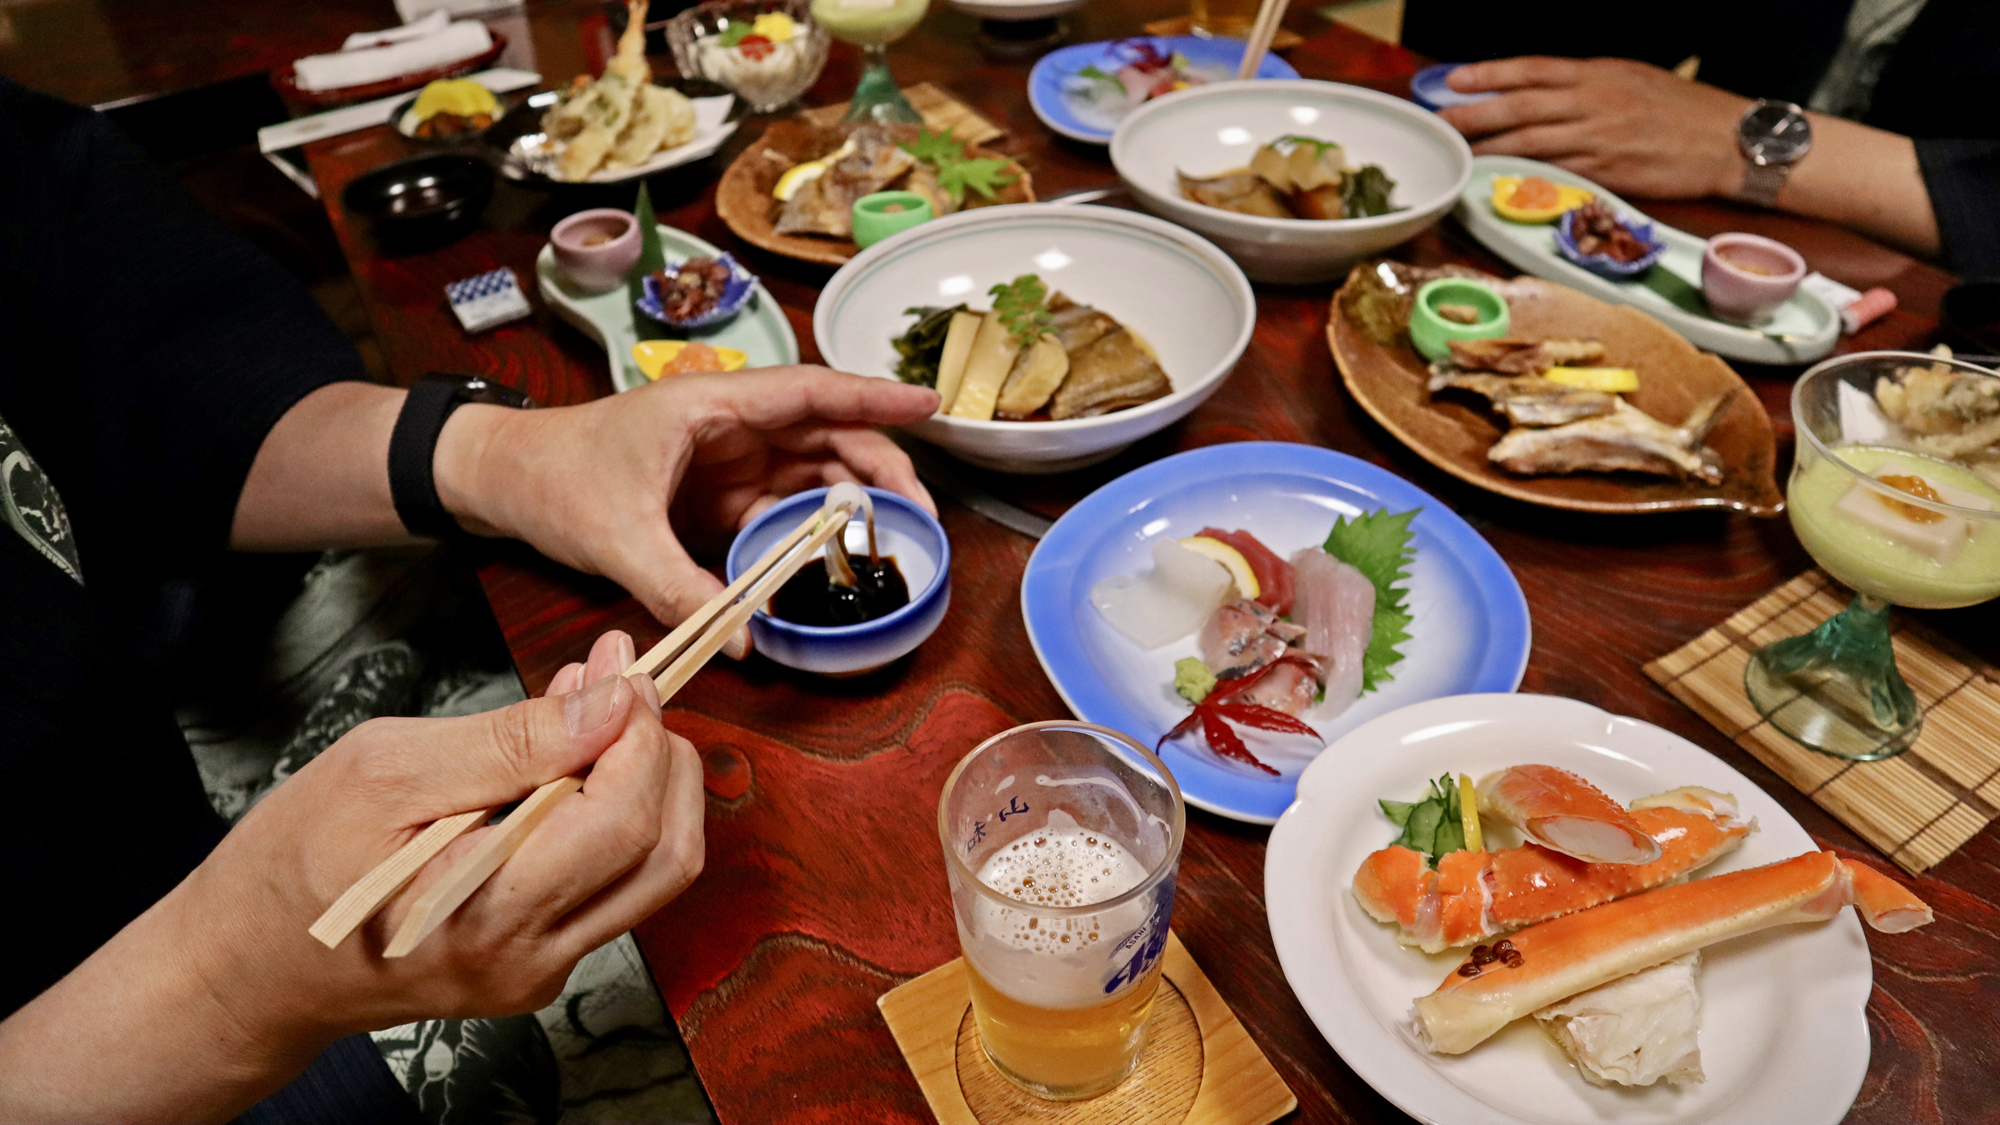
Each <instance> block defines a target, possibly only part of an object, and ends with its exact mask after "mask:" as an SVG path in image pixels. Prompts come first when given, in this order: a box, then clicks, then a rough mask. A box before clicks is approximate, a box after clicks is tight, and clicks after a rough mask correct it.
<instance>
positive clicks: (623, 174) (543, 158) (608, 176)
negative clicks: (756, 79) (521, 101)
mask: <svg viewBox="0 0 2000 1125" xmlns="http://www.w3.org/2000/svg"><path fill="white" fill-rule="evenodd" d="M689 100H690V101H692V102H693V103H694V139H693V140H691V141H689V142H688V143H686V144H684V145H675V146H674V147H673V148H668V149H661V150H660V151H659V152H656V153H654V154H653V157H652V159H650V160H648V161H646V162H645V163H644V164H639V165H635V166H633V167H631V168H620V169H618V170H617V171H615V172H596V173H593V174H592V175H590V176H588V177H586V178H584V179H582V180H578V181H574V182H575V183H585V184H622V183H628V182H630V181H632V180H636V179H639V178H640V177H643V176H650V175H652V174H653V173H655V172H663V171H665V170H667V169H668V168H675V167H679V166H680V165H682V164H689V163H693V162H694V161H696V160H700V159H702V158H704V157H706V156H708V155H710V154H712V153H713V152H715V150H716V149H719V148H721V147H722V142H724V141H726V140H728V139H729V138H730V136H731V135H732V134H734V133H735V132H736V125H737V123H736V122H734V121H731V120H729V111H730V109H731V108H732V107H734V106H735V104H736V98H735V96H734V95H731V94H722V95H719V96H715V97H706V98H691V99H689ZM525 104H526V107H527V109H528V110H529V111H531V112H538V111H543V110H546V109H548V107H549V106H552V105H554V104H555V96H554V95H553V94H549V93H542V94H536V95H535V96H534V97H532V98H529V99H528V100H527V102H526V103H525ZM517 112H519V111H517ZM406 116H407V115H406ZM510 116H511V115H510ZM398 128H401V126H400V124H399V125H398ZM560 155H561V148H560V146H559V145H557V144H556V143H555V142H552V141H550V140H548V138H547V135H546V134H543V133H527V134H525V135H522V136H518V137H515V138H513V139H512V140H510V141H509V142H508V144H507V148H506V150H505V151H504V152H503V153H502V159H501V161H500V174H501V175H502V176H505V177H506V178H507V179H510V180H516V181H520V182H522V183H533V184H541V185H545V186H551V185H552V186H567V185H568V184H570V183H571V182H572V181H567V180H557V179H554V178H553V177H551V176H550V175H549V170H550V169H551V168H553V167H554V166H555V162H556V160H557V158H558V157H559V156H560Z"/></svg>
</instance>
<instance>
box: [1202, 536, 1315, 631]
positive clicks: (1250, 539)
mask: <svg viewBox="0 0 2000 1125" xmlns="http://www.w3.org/2000/svg"><path fill="white" fill-rule="evenodd" d="M1195 534H1197V535H1206V536H1208V537H1209V538H1210V539H1216V540H1220V541H1222V542H1224V543H1227V544H1229V545H1230V546H1232V547H1234V548H1236V550H1237V551H1238V552H1239V553H1240V554H1242V556H1243V558H1244V560H1245V561H1246V562H1248V563H1249V564H1250V571H1251V573H1253V574H1255V575H1256V576H1257V585H1258V587H1260V589H1259V591H1258V594H1257V601H1258V602H1259V603H1260V604H1262V605H1264V606H1265V607H1267V608H1269V609H1270V611H1271V612H1272V613H1276V614H1280V615H1283V614H1287V613H1290V612H1292V598H1293V591H1294V588H1295V587H1294V578H1293V575H1292V564H1291V563H1288V562H1286V561H1285V560H1284V559H1282V558H1280V557H1279V556H1278V554H1277V552H1275V551H1273V550H1271V549H1270V548H1269V547H1266V546H1264V544H1263V543H1261V542H1259V541H1258V539H1257V537H1256V536H1254V535H1252V534H1250V533H1249V532H1247V531H1221V530H1218V529H1216V528H1213V527H1204V528H1202V529H1201V530H1200V531H1198V532H1196V533H1195Z"/></svg>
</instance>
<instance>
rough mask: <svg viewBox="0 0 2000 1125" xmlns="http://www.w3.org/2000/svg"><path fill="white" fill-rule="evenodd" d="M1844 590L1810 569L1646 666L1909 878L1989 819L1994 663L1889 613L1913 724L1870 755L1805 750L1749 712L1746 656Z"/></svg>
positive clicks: (1993, 806)
mask: <svg viewBox="0 0 2000 1125" xmlns="http://www.w3.org/2000/svg"><path fill="white" fill-rule="evenodd" d="M1852 596H1853V595H1852V594H1850V593H1849V592H1848V591H1847V589H1846V588H1845V587H1843V586H1841V585H1840V584H1838V583H1836V582H1834V581H1833V580H1832V579H1830V578H1828V577H1827V576H1826V574H1825V573H1824V572H1822V571H1819V570H1809V571H1807V572H1806V573H1804V574H1801V575H1799V576H1798V577H1797V578H1794V579H1792V580H1791V581H1790V582H1787V583H1785V584H1784V585H1782V586H1780V587H1778V588H1777V589H1775V590H1772V591H1771V592H1770V593H1768V594H1765V595H1764V596H1763V597H1761V598H1759V599H1757V601H1756V602H1754V603H1752V604H1751V605H1750V606H1748V607H1746V608H1744V609H1743V610H1742V611H1741V612H1739V613H1737V614H1736V616H1734V617H1731V618H1730V619H1729V620H1727V621H1724V622H1723V623H1722V624H1720V625H1717V626H1716V627H1715V628H1713V629H1710V630H1709V631H1708V632H1706V633H1703V634H1702V635H1701V636H1699V637H1696V638H1695V639H1694V640H1692V641H1690V642H1688V643H1687V644H1685V645H1683V646H1681V647H1680V648H1679V649H1676V650H1675V651H1673V652H1671V653H1668V654H1667V655H1666V656H1663V657H1661V658H1660V659H1658V660H1655V661H1653V662H1652V663H1651V664H1648V665H1646V674H1647V675H1649V676H1651V677H1653V679H1654V680H1656V681H1657V682H1659V684H1660V685H1661V686H1663V687H1665V688H1666V689H1667V690H1668V691H1670V692H1672V693H1673V694H1674V696H1675V697H1676V698H1678V699H1679V700H1680V701H1681V702H1683V703H1686V704H1687V705H1688V706H1689V707H1692V708H1694V709H1695V711H1696V712H1698V713H1699V714H1700V715H1701V716H1702V717H1703V718H1705V719H1707V720H1708V721H1709V722H1711V723H1714V724H1715V726H1716V729H1718V730H1720V731H1722V732H1723V733H1724V734H1727V735H1728V736H1729V737H1730V738H1731V739H1733V740H1735V742H1736V744H1737V745H1738V746H1741V747H1743V749H1745V750H1747V751H1749V752H1750V754H1751V756H1752V757H1755V758H1756V759H1757V760H1758V761H1760V762H1762V763H1764V764H1765V765H1767V766H1769V767H1771V768H1772V769H1773V770H1775V771H1777V772H1778V774H1779V775H1780V776H1782V777H1784V779H1785V780H1787V781H1789V782H1791V783H1792V784H1793V785H1795V786H1797V787H1798V788H1799V791H1800V792H1802V793H1804V794H1806V795H1807V796H1808V797H1811V798H1812V799H1813V800H1814V801H1815V802H1816V803H1818V804H1819V806H1820V807H1821V808H1823V809H1825V810H1826V811H1828V812H1830V813H1832V814H1833V815H1834V816H1836V817H1838V818H1839V819H1840V821H1841V823H1843V824H1845V825H1847V826H1848V827H1849V828H1852V829H1854V830H1855V831H1856V832H1858V833H1860V834H1861V835H1862V836H1863V837H1864V838H1866V839H1867V840H1868V842H1869V843H1872V844H1874V845H1875V846H1876V847H1878V848H1880V849H1882V852H1883V854H1885V855H1887V856H1888V857H1889V858H1890V859H1893V860H1895V861H1896V863H1897V864H1899V865H1901V866H1902V868H1903V869H1904V870H1906V871H1908V872H1910V873H1911V874H1919V873H1921V872H1923V871H1924V870H1926V869H1927V868H1930V867H1932V866H1934V865H1935V864H1937V863H1938V862H1939V861H1941V860H1943V859H1944V858H1945V857H1946V856H1948V855H1950V854H1951V853H1952V852H1954V851H1957V850H1958V847H1959V845H1961V844H1963V843H1965V842H1966V841H1967V840H1970V839H1971V838H1972V837H1973V836H1974V835H1976V834H1977V833H1978V832H1979V830H1980V829H1982V828H1984V827H1986V825H1987V823H1988V822H1989V821H1991V820H1993V819H1994V817H1995V816H1996V815H2000V670H1996V669H1995V668H1994V667H1993V666H1992V665H1990V664H1986V663H1984V662H1982V661H1981V660H1979V659H1978V658H1977V657H1975V656H1973V655H1971V654H1970V653H1967V652H1966V651H1964V650H1963V649H1961V648H1959V647H1958V646H1956V645H1954V644H1952V643H1951V642H1950V641H1947V640H1945V639H1944V638H1942V637H1939V636H1938V635H1937V634H1935V633H1933V632H1931V631H1930V630H1929V629H1926V628H1924V627H1923V626H1922V625H1919V624H1916V623H1913V622H1910V621H1908V620H1906V619H1905V618H1904V617H1903V616H1901V615H1898V616H1896V617H1894V618H1892V620H1894V621H1895V623H1896V624H1895V632H1894V634H1893V636H1892V641H1893V643H1894V644H1895V646H1896V663H1897V666H1898V667H1900V668H1901V669H1902V672H1903V678H1904V679H1905V680H1907V681H1908V682H1909V685H1910V690H1911V691H1912V692H1914V693H1915V694H1916V697H1917V706H1918V707H1919V708H1921V709H1922V711H1923V717H1924V726H1923V731H1922V733H1921V734H1919V735H1918V736H1917V741H1916V744H1915V745H1914V746H1912V747H1910V749H1909V750H1908V751H1906V752H1904V753H1903V754H1901V755H1899V756H1897V757H1894V758H1889V759H1886V760H1884V761H1880V762H1849V761H1845V760H1843V759H1840V758H1833V757H1829V756H1827V755H1825V754H1821V753H1818V752H1817V751H1813V750H1808V749H1806V748H1805V747H1803V746H1800V745H1799V744H1798V743H1796V742H1793V741H1792V740H1791V739H1790V738H1788V737H1786V735H1785V734H1784V732H1782V731H1780V730H1777V729H1775V728H1773V727H1772V726H1771V725H1770V724H1769V723H1767V722H1765V721H1764V720H1763V719H1762V718H1761V717H1759V716H1758V714H1757V711H1756V708H1754V707H1752V706H1751V705H1750V700H1749V698H1748V697H1747V696H1745V695H1744V692H1743V670H1744V668H1745V666H1746V665H1747V664H1748V663H1749V660H1750V654H1751V653H1753V652H1755V651H1756V650H1757V649H1759V648H1761V647H1763V646H1764V645H1766V644H1769V643H1770V642H1772V641H1775V640H1780V639H1783V638H1785V637H1790V636H1795V635H1797V634H1799V633H1803V632H1806V631H1807V630H1809V629H1812V628H1814V627H1815V626H1817V625H1818V624H1819V623H1820V622H1822V621H1825V620H1826V619H1827V618H1829V617H1831V616H1833V615H1834V614H1835V613H1838V612H1840V610H1841V609H1842V607H1844V606H1846V604H1847V602H1848V599H1849V598H1851V597H1852Z"/></svg>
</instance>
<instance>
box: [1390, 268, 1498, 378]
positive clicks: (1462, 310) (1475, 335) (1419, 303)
mask: <svg viewBox="0 0 2000 1125" xmlns="http://www.w3.org/2000/svg"><path fill="white" fill-rule="evenodd" d="M1441 310H1442V311H1441ZM1467 316H1474V317H1476V318H1477V319H1474V320H1467V319H1465V318H1466V317H1467ZM1509 327H1511V318H1510V317H1509V316H1508V313H1507V301H1506V299H1505V298H1503V297H1501V296H1500V294H1498V293H1495V292H1494V291H1493V290H1492V289H1490V288H1488V287H1487V286H1484V285H1481V284H1480V283H1478V282H1476V281H1472V280H1470V279H1467V278H1463V277H1441V278H1438V279H1437V280H1436V281H1431V282H1426V283H1425V284H1424V287H1423V288H1421V289H1419V290H1417V297H1416V300H1415V301H1413V302H1412V303H1411V305H1410V343H1411V345H1412V346H1414V347H1415V348H1416V349H1417V352H1418V354H1420V355H1422V356H1423V357H1424V358H1425V359H1428V360H1430V361H1431V362H1433V363H1436V362H1439V361H1442V360H1447V359H1450V358H1451V341H1453V340H1491V339H1495V338H1498V337H1501V336H1505V335H1506V334H1507V330H1508V328H1509Z"/></svg>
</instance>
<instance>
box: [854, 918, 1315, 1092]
mask: <svg viewBox="0 0 2000 1125" xmlns="http://www.w3.org/2000/svg"><path fill="white" fill-rule="evenodd" d="M1160 976H1161V978H1162V979H1161V981H1160V991H1159V995H1158V997H1157V998H1156V999H1154V1001H1153V1011H1152V1014H1151V1015H1150V1016H1148V1017H1147V1027H1146V1046H1145V1049H1144V1050H1143V1051H1142V1052H1141V1053H1140V1055H1139V1065H1138V1068H1137V1069H1136V1070H1134V1071H1133V1072H1132V1076H1131V1077H1130V1078H1127V1079H1126V1080H1125V1081H1124V1082H1122V1083H1120V1084H1119V1085H1118V1087H1117V1088H1116V1089H1114V1090H1112V1091H1110V1092H1109V1093H1105V1094H1099V1095H1098V1096H1097V1097H1094V1098H1090V1099H1088V1100H1085V1101H1080V1102H1049V1101H1043V1100H1041V1099H1040V1098H1036V1097H1033V1096H1031V1095H1029V1094H1027V1093H1025V1092H1024V1091H1022V1090H1020V1089H1018V1088H1017V1087H1015V1086H1014V1085H1013V1084H1012V1083H1010V1082H1008V1081H1007V1080H1006V1079H1005V1078H1002V1077H1000V1072H999V1071H997V1070H995V1069H994V1068H993V1063H992V1062H991V1061H990V1060H989V1059H987V1057H986V1051H985V1050H984V1049H983V1048H982V1047H980V1045H979V1032H978V1031H977V1029H976V1028H975V1027H974V1025H973V1020H972V1001H971V995H970V993H969V992H968V991H967V986H966V983H965V961H964V960H963V959H960V960H956V961H953V962H951V963H950V964H948V965H943V966H940V967H939V968H936V969H932V970H931V971H930V972H928V973H925V974H924V975H923V976H920V977H918V978H917V979H915V980H913V981H909V982H907V983H905V984H902V985H898V986H897V987H895V988H893V989H890V990H889V991H888V992H885V993H883V994H882V996H881V998H880V999H878V1000H876V1001H875V1005H876V1007H878V1008H880V1009H882V1018H883V1020H885V1021H886V1022H887V1023H888V1024H889V1032H890V1034H892V1035H894V1036H895V1037H896V1046H898V1047H900V1048H901V1049H902V1051H903V1058H904V1060H905V1061H907V1062H908V1063H909V1064H910V1070H911V1072H912V1073H914V1074H915V1075H916V1077H917V1084H918V1085H919V1086H921V1087H922V1088H923V1091H924V1100H925V1101H927V1102H929V1103H930V1107H931V1113H932V1114H934V1115H936V1117H937V1119H938V1122H939V1125H997V1123H999V1122H1008V1123H1017V1122H1034V1123H1048V1125H1057V1123H1060V1125H1113V1123H1124V1122H1130V1123H1132V1125H1173V1123H1175V1122H1179V1123H1181V1125H1224V1123H1227V1125H1268V1123H1269V1122H1272V1121H1276V1120H1277V1119H1278V1118H1280V1117H1283V1116H1284V1115H1285V1114H1287V1113H1290V1112H1291V1111H1292V1110H1294V1109H1296V1108H1298V1104H1299V1100H1298V1099H1297V1098H1296V1097H1293V1096H1292V1091H1291V1088H1290V1087H1289V1086H1286V1085H1285V1080H1284V1079H1283V1078H1280V1077H1278V1072H1277V1070H1275V1069H1274V1068H1273V1067H1272V1066H1271V1060H1269V1059H1267V1058H1265V1057H1264V1052H1263V1050H1262V1049H1260V1048H1259V1047H1258V1046H1257V1044H1256V1042H1255V1041H1253V1040H1252V1039H1251V1038H1250V1033H1249V1032H1247V1031H1245V1030H1244V1029H1243V1024H1242V1023H1240V1022H1239V1021H1238V1020H1237V1019H1236V1013H1234V1012H1232V1011H1230V1010H1229V1004H1228V1003H1227V1002H1226V1001H1224V1000H1223V999H1222V994H1221V993H1219V992H1217V991H1215V986H1214V985H1213V984H1210V983H1209V980H1208V976H1207V975H1206V974H1204V973H1203V972H1202V971H1201V966H1199V965H1197V964H1195V963H1194V958H1193V957H1190V956H1188V951H1187V949H1186V948H1184V947H1183V946H1182V945H1181V939H1180V938H1179V937H1178V936H1176V935H1174V934H1172V933H1169V934H1168V935H1167V948H1166V951H1165V953H1163V954H1162V955H1161V969H1160Z"/></svg>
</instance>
